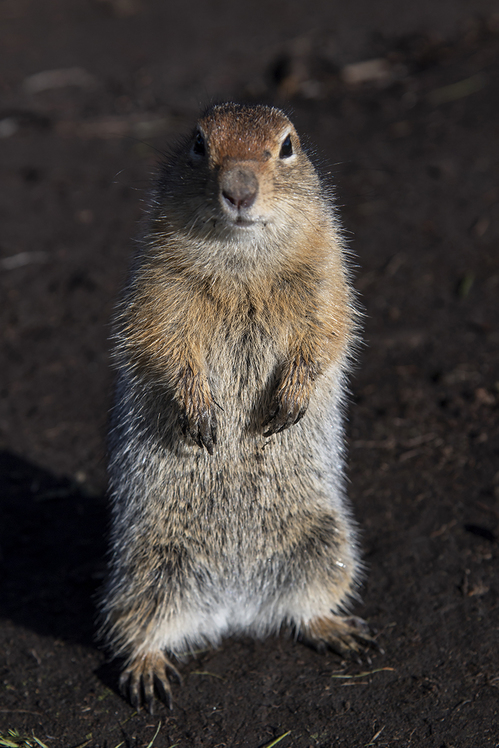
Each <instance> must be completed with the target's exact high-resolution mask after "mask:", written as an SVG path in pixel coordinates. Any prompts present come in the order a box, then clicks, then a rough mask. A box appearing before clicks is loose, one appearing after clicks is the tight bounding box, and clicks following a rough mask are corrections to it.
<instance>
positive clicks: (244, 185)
mask: <svg viewBox="0 0 499 748" xmlns="http://www.w3.org/2000/svg"><path fill="white" fill-rule="evenodd" d="M220 186H221V190H222V196H223V199H224V200H225V201H226V202H227V203H228V204H229V205H230V206H233V207H235V208H237V210H240V209H241V208H249V207H251V205H253V203H254V202H255V198H256V196H257V194H258V179H257V178H256V176H255V174H254V173H253V172H252V171H251V170H250V169H241V168H238V169H230V170H229V171H226V172H225V173H224V174H223V176H222V179H221V184H220Z"/></svg>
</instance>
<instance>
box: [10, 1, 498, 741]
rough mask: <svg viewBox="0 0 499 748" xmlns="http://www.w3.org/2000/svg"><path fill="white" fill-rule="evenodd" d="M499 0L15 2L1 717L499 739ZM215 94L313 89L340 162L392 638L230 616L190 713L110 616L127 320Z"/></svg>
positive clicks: (353, 485) (353, 425) (293, 734)
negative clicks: (141, 709) (144, 688)
mask: <svg viewBox="0 0 499 748" xmlns="http://www.w3.org/2000/svg"><path fill="white" fill-rule="evenodd" d="M497 10H499V8H497V4H496V3H493V2H488V1H486V0H480V1H478V0H475V2H466V1H465V0H461V2H457V1H454V2H451V0H448V1H447V2H444V1H441V2H430V0H421V2H418V3H400V2H393V1H391V2H390V0H377V2H372V1H371V0H352V1H351V2H350V3H340V2H337V1H336V0H335V1H334V2H318V0H309V1H308V2H292V0H289V1H288V2H286V3H285V2H280V1H277V0H276V1H275V2H270V3H264V2H261V1H260V0H258V1H255V2H252V3H247V4H244V5H243V4H237V3H233V2H232V3H231V2H228V0H208V1H207V2H201V0H195V1H194V2H193V3H180V2H165V0H93V1H91V0H43V1H39V2H36V0H2V2H0V71H1V78H0V87H1V92H0V93H1V102H0V136H1V137H0V154H1V164H2V185H1V187H2V194H1V199H0V225H1V237H0V288H1V291H0V293H1V296H0V298H1V308H0V316H1V330H2V338H3V347H2V360H1V366H0V377H1V381H0V491H1V511H2V515H1V519H0V547H1V553H2V556H1V566H0V585H1V588H0V605H1V618H0V694H1V697H0V735H1V736H4V737H5V736H6V735H7V734H8V730H17V731H18V732H19V733H20V734H22V735H25V736H33V735H34V736H36V737H37V738H38V739H39V740H41V741H43V742H44V743H45V744H46V745H47V746H49V748H58V747H59V746H61V747H62V748H75V747H76V746H89V748H92V747H94V748H97V747H99V748H116V746H118V745H121V746H126V747H127V748H128V747H132V746H133V747H137V748H142V747H143V748H146V746H150V745H151V743H152V745H153V746H154V748H169V747H170V746H173V745H178V746H179V747H180V748H182V747H183V746H186V747H187V746H209V747H213V748H215V747H217V748H229V747H232V746H234V747H237V748H243V747H244V748H246V747H247V748H262V747H263V746H267V745H269V744H270V743H271V742H272V741H273V740H275V739H276V738H279V737H281V736H283V735H284V734H285V733H288V732H289V734H287V735H286V737H283V738H282V741H281V742H280V743H279V745H282V746H283V748H290V747H291V746H293V747H296V748H308V746H324V747H326V746H345V747H348V748H359V747H360V746H378V747H379V748H381V747H382V746H397V747H398V746H411V747H417V746H428V747H429V748H431V747H434V748H468V747H476V748H484V747H489V746H499V717H498V697H499V653H498V628H499V615H498V613H499V607H498V594H499V584H498V570H499V548H498V535H499V460H498V449H499V442H498V424H497V411H498V403H499V371H498V350H499V327H498V322H499V309H498V303H497V299H498V297H499V262H498V252H497V239H498V235H499V187H498V176H499V124H498V123H499V92H498V81H499V15H497ZM373 58H375V59H378V60H381V62H378V63H377V68H376V70H375V72H376V71H377V72H376V74H377V79H376V80H370V81H365V82H361V83H357V84H355V83H352V82H351V79H352V75H353V74H354V73H355V71H356V70H357V71H358V68H351V67H348V66H349V65H351V64H353V63H356V62H359V61H362V60H367V59H373ZM53 70H56V71H59V72H57V73H56V74H55V75H54V74H51V75H47V74H45V75H41V76H40V75H38V76H37V74H39V73H43V72H45V73H46V71H53ZM61 70H63V71H65V72H63V73H61ZM213 99H233V100H237V101H244V100H246V101H263V102H269V103H276V104H278V105H282V106H284V107H286V108H287V110H288V111H290V112H291V114H292V116H293V119H294V121H295V122H296V124H297V126H298V128H299V130H300V132H301V133H303V134H305V136H306V139H307V140H309V141H310V142H311V143H313V144H314V146H315V152H316V154H317V156H318V160H319V162H320V163H322V165H323V168H324V169H325V170H326V171H329V172H330V173H331V178H332V180H333V181H334V183H335V184H336V188H337V195H338V201H339V204H340V205H341V206H342V208H341V210H342V215H343V219H344V222H345V225H346V228H347V230H348V235H349V237H350V245H351V248H352V250H353V252H354V253H355V255H356V256H357V267H356V271H355V272H356V285H357V287H358V288H359V290H360V291H361V293H362V298H363V303H364V305H365V310H366V318H365V340H366V344H367V345H366V347H365V349H364V351H363V353H362V359H361V362H360V366H359V369H358V371H357V372H356V374H355V377H354V378H353V381H352V407H351V410H350V420H349V426H348V431H349V440H350V469H349V474H350V496H351V500H352V503H353V505H354V508H355V514H356V516H357V518H358V520H359V522H360V523H361V526H362V528H363V540H362V542H363V547H364V551H365V558H366V562H367V564H368V569H369V572H368V577H367V579H366V583H365V587H364V590H363V598H364V602H363V604H362V605H359V606H358V607H357V609H356V611H355V612H356V613H358V614H360V615H362V616H363V617H365V618H367V619H368V620H369V622H370V623H371V625H372V626H374V627H375V628H376V629H377V630H378V632H379V642H380V644H381V646H382V647H383V648H384V650H385V654H377V655H375V656H373V659H372V663H370V664H369V663H367V664H365V665H363V666H358V665H356V664H351V663H344V662H342V661H341V660H340V659H339V658H338V657H337V656H335V655H334V654H332V653H330V654H326V655H320V654H318V653H316V652H314V651H312V650H309V649H307V648H306V647H304V646H302V645H300V644H298V643H295V642H293V641H292V640H290V639H287V638H286V637H284V636H282V637H280V638H278V639H269V640H267V641H265V642H254V641H251V640H243V641H227V642H225V643H224V644H223V646H222V647H220V649H218V650H216V651H210V652H204V653H200V654H199V655H198V656H197V657H195V658H193V659H191V660H189V661H188V662H187V664H186V665H185V666H184V667H183V672H184V675H185V682H184V685H183V686H182V687H181V688H178V687H177V688H175V692H174V697H175V708H174V710H173V712H172V713H168V712H167V710H165V709H164V708H162V707H160V708H158V714H157V716H156V717H154V718H152V717H150V716H149V715H146V714H144V713H140V714H137V713H135V712H134V711H133V709H132V708H131V707H130V706H128V705H127V704H126V703H125V702H124V701H123V700H122V699H121V697H120V696H119V695H118V693H117V691H116V678H117V671H116V667H115V666H114V665H113V664H112V663H108V662H107V661H106V654H105V652H103V651H102V650H100V649H99V648H98V647H97V646H96V644H95V642H94V610H95V609H94V602H93V596H94V594H95V591H96V589H97V588H98V586H99V584H100V580H101V579H102V574H103V568H104V554H105V547H106V543H105V533H106V522H107V517H106V504H105V446H104V438H105V428H106V419H107V412H108V408H109V392H110V381H111V379H110V373H109V368H108V352H107V350H108V346H107V337H108V332H109V327H108V323H109V316H110V312H111V309H112V305H113V300H114V299H115V297H116V294H117V292H118V289H119V287H120V285H121V283H122V281H123V278H124V275H125V273H126V269H127V266H128V262H129V257H130V253H131V251H132V250H133V236H134V235H135V234H136V228H137V222H138V220H139V218H140V215H141V210H142V206H143V202H144V200H145V199H146V196H147V189H148V184H149V182H150V177H151V175H152V174H153V173H154V169H155V165H156V163H157V160H158V158H159V156H160V154H159V153H158V151H157V150H155V149H159V150H161V149H162V148H164V147H166V146H167V144H168V143H169V142H172V140H174V138H175V137H176V135H177V134H178V133H179V132H184V131H185V130H186V129H189V128H190V127H191V126H192V124H193V122H194V120H195V117H196V114H197V112H198V109H199V107H200V106H202V105H205V104H207V103H209V101H211V100H213ZM159 723H161V726H160V727H159V732H157V730H158V726H159ZM156 733H157V734H156ZM155 734H156V736H155ZM154 736H155V737H154ZM153 739H154V740H153ZM16 740H17V739H16ZM33 740H34V739H33V737H31V738H30V741H31V742H29V743H25V744H23V745H28V744H29V745H35V743H34V742H33ZM14 744H15V745H17V744H20V741H19V740H18V741H17V742H14Z"/></svg>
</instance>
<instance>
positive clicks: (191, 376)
mask: <svg viewBox="0 0 499 748" xmlns="http://www.w3.org/2000/svg"><path fill="white" fill-rule="evenodd" d="M178 399H179V401H180V404H181V416H180V425H181V428H182V433H183V434H184V436H189V437H190V438H191V439H192V440H193V441H194V442H195V443H196V444H197V445H198V446H199V447H201V448H203V447H204V448H205V449H206V450H207V452H209V454H210V455H212V454H213V449H214V447H215V444H216V443H217V417H216V414H215V403H214V401H213V399H212V397H211V392H210V387H209V384H208V382H207V380H206V378H205V377H203V376H202V375H201V374H195V373H194V372H193V371H192V369H191V368H190V367H187V368H186V370H185V372H184V375H183V377H182V380H181V382H180V387H179V394H178Z"/></svg>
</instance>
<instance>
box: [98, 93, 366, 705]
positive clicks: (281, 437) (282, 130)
mask: <svg viewBox="0 0 499 748" xmlns="http://www.w3.org/2000/svg"><path fill="white" fill-rule="evenodd" d="M356 317H357V312H356V306H355V296H354V292H353V290H352V287H351V285H350V282H349V276H348V270H347V268H346V264H345V249H344V246H343V241H342V234H341V229H340V227H339V223H338V218H337V216H336V213H335V210H334V207H333V205H332V199H331V195H330V194H329V192H328V190H327V188H325V186H324V185H323V184H321V181H320V179H319V177H318V175H317V172H316V171H315V169H314V167H313V166H312V164H311V162H310V160H309V159H308V157H307V156H306V154H305V153H304V151H303V150H302V147H301V145H300V141H299V139H298V135H297V133H296V130H295V128H294V127H293V125H292V124H291V122H290V121H289V119H288V118H287V117H286V116H285V114H284V113H283V112H282V111H280V110H279V109H275V108H272V107H268V106H245V105H239V104H232V103H228V104H222V105H218V106H213V107H211V108H209V109H208V110H207V111H206V112H205V113H204V114H203V116H202V117H201V119H200V120H199V122H198V124H197V127H196V129H195V131H194V133H193V134H192V136H191V137H190V138H189V139H188V140H186V141H185V142H184V143H183V144H182V145H181V146H180V147H179V148H178V149H177V150H176V152H174V153H173V154H172V156H171V157H170V159H169V160H168V161H167V163H165V164H164V166H163V167H162V170H161V174H160V177H159V179H158V182H157V185H156V188H155V192H154V194H153V198H152V201H151V205H150V210H149V214H148V219H147V225H146V228H145V231H144V234H143V236H142V239H141V242H140V246H139V250H138V253H137V256H136V258H135V262H134V265H133V268H132V272H131V276H130V279H129V282H128V285H127V287H126V290H125V293H124V296H123V298H122V301H121V303H120V305H119V308H118V311H117V314H116V319H115V335H114V340H115V343H114V361H115V365H116V368H117V372H118V376H117V385H116V398H115V405H114V411H113V416H112V423H111V432H110V491H111V496H112V532H111V546H112V557H111V561H110V570H109V575H108V579H107V584H106V587H105V590H104V593H103V596H102V604H101V608H102V617H103V624H102V629H103V633H104V635H105V636H106V637H107V640H108V642H109V643H110V645H111V648H112V650H113V652H114V654H116V655H120V656H124V657H126V658H127V662H126V665H125V669H124V672H123V674H122V676H121V680H120V687H121V689H122V691H123V693H124V694H126V695H127V696H128V697H129V698H130V700H131V702H132V704H133V705H134V706H135V707H137V708H139V707H140V706H141V704H145V706H146V707H147V708H148V709H149V710H150V711H151V710H152V708H153V702H154V699H155V696H157V697H159V698H160V699H161V700H162V701H164V702H165V703H166V704H167V705H170V706H171V689H170V683H169V676H172V675H173V676H177V677H178V672H177V670H176V667H175V665H174V664H173V662H172V660H171V659H170V657H172V656H173V657H175V656H177V657H178V656H181V655H182V653H185V652H188V651H190V650H193V649H196V648H199V647H200V646H201V647H202V646H205V645H206V644H209V645H217V644H218V643H219V641H220V639H221V637H223V636H229V635H233V634H240V633H244V634H249V635H253V636H256V637H264V636H266V635H268V634H271V633H275V632H277V631H279V629H280V628H281V627H282V626H287V627H291V628H292V629H293V630H294V631H295V633H296V634H297V635H298V636H300V638H302V639H303V640H305V641H307V642H309V643H311V644H313V645H315V646H317V647H319V648H321V647H325V646H329V647H331V648H332V649H334V650H336V651H338V652H340V653H342V654H344V653H346V652H347V651H351V650H353V652H354V653H356V652H358V651H359V649H360V648H362V647H363V646H367V645H369V644H372V643H373V640H372V638H371V636H370V632H369V629H368V627H367V624H365V622H364V621H362V619H360V618H356V617H353V616H347V615H346V614H345V608H346V607H347V606H348V602H349V600H350V599H351V598H355V597H356V590H357V587H358V583H359V580H360V577H361V576H362V563H361V561H360V558H359V548H358V543H357V533H356V526H355V523H354V521H353V519H352V516H351V511H350V508H349V505H348V502H347V499H346V495H345V485H344V484H345V478H344V459H345V446H344V436H343V425H342V421H343V408H344V404H345V390H346V374H347V371H348V368H349V362H350V359H351V357H352V351H353V350H354V349H355V343H356V337H357V329H356V328H357V325H356Z"/></svg>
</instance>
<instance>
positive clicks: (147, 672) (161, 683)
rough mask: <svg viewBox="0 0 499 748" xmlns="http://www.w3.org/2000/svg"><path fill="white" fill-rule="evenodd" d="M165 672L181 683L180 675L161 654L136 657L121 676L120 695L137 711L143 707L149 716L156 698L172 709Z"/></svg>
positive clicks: (170, 694)
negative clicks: (168, 672)
mask: <svg viewBox="0 0 499 748" xmlns="http://www.w3.org/2000/svg"><path fill="white" fill-rule="evenodd" d="M167 670H168V671H170V672H171V673H172V674H173V676H174V677H175V678H176V679H177V680H179V681H181V677H180V673H179V672H178V670H177V669H176V667H175V666H174V665H173V664H172V663H171V662H170V660H169V659H168V657H166V655H165V654H163V652H154V653H151V654H147V655H143V656H141V657H136V658H135V659H134V660H133V661H132V662H131V663H130V665H129V666H128V667H127V668H126V669H125V670H124V671H123V673H122V674H121V677H120V684H119V685H120V691H121V694H122V695H123V696H124V697H125V698H126V699H127V700H128V701H130V703H131V704H132V706H133V707H134V708H135V709H136V710H137V711H140V709H141V707H142V706H145V708H146V709H147V711H148V712H149V714H151V715H152V714H154V703H155V700H156V697H157V698H158V699H159V700H160V701H162V702H163V704H164V705H165V706H166V707H168V708H169V709H172V708H173V699H172V692H171V688H170V682H169V680H168V676H167V674H166V671H167Z"/></svg>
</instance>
